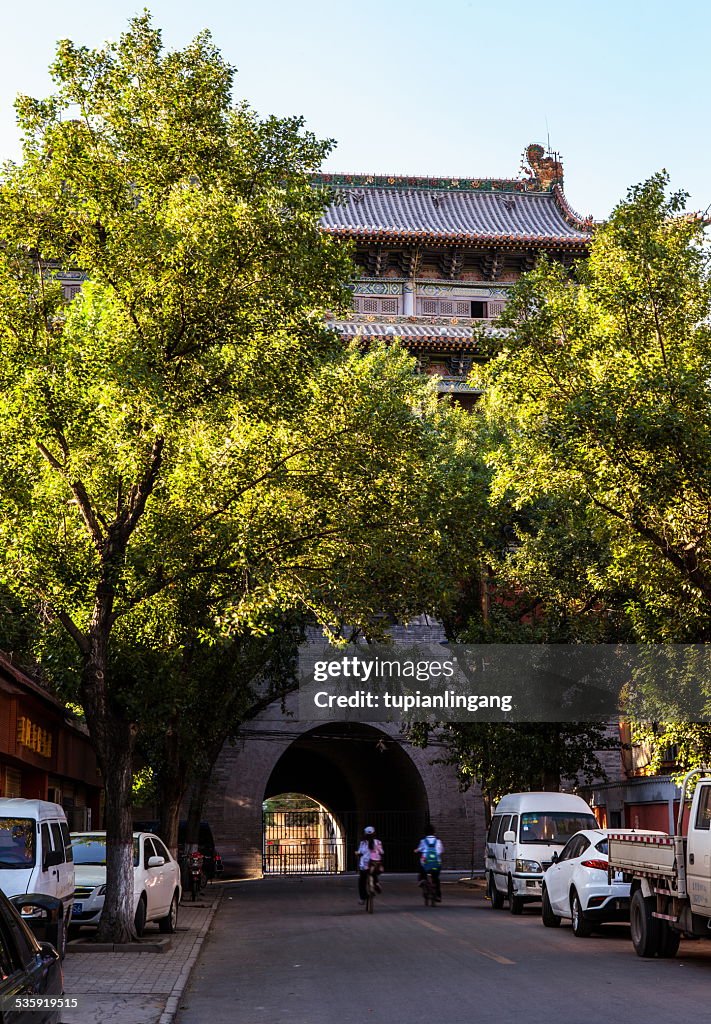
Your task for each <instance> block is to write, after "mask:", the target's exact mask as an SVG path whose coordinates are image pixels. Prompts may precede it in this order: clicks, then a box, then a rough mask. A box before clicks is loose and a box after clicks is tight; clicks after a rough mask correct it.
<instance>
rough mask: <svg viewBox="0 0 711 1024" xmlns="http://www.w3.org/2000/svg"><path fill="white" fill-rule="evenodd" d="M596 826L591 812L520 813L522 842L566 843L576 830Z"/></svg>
mask: <svg viewBox="0 0 711 1024" xmlns="http://www.w3.org/2000/svg"><path fill="white" fill-rule="evenodd" d="M585 828H597V821H596V820H595V816H594V815H593V814H576V813H571V812H568V811H546V812H544V813H540V814H539V813H536V814H533V813H530V814H522V815H521V842H522V843H567V842H568V840H569V839H570V838H571V837H572V836H574V835H575V833H576V832H580V831H582V829H585Z"/></svg>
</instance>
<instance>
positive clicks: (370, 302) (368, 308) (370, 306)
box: [363, 299, 378, 313]
mask: <svg viewBox="0 0 711 1024" xmlns="http://www.w3.org/2000/svg"><path fill="white" fill-rule="evenodd" d="M363 312H364V313H377V312H378V300H377V299H363Z"/></svg>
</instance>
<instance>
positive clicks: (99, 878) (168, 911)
mask: <svg viewBox="0 0 711 1024" xmlns="http://www.w3.org/2000/svg"><path fill="white" fill-rule="evenodd" d="M71 840H72V852H73V854H74V873H75V880H76V887H75V889H74V906H73V908H72V927H74V928H75V927H76V926H78V925H83V924H90V925H98V923H99V918H100V917H101V911H102V910H103V907H104V894H105V892H106V833H105V832H72V834H71ZM181 893H182V889H181V885H180V868H179V867H178V864H177V861H175V860H174V859H173V858H172V857H171V855H170V853H169V852H168V850H167V849H166V847H165V845H164V843H163V842H162V840H160V839H159V838H158V836H155V835H152V834H151V833H150V832H134V833H133V909H134V914H135V924H136V933H137V934H138V935H142V934H143V929H144V928H145V926H146V922H147V921H157V922H158V926H159V928H160V930H161V931H162V932H165V933H168V934H170V933H172V932H174V931H175V930H176V928H177V925H178V906H179V904H180V897H181Z"/></svg>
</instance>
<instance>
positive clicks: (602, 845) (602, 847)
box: [595, 839, 608, 857]
mask: <svg viewBox="0 0 711 1024" xmlns="http://www.w3.org/2000/svg"><path fill="white" fill-rule="evenodd" d="M595 849H596V850H597V851H598V853H604V854H605V856H606V857H607V854H608V848H607V839H601V840H600V842H599V843H596V844H595Z"/></svg>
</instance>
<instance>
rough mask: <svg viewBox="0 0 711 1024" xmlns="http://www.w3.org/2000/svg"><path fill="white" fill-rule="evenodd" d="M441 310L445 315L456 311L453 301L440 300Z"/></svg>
mask: <svg viewBox="0 0 711 1024" xmlns="http://www.w3.org/2000/svg"><path fill="white" fill-rule="evenodd" d="M439 311H440V313H441V314H442V315H443V316H451V315H452V313H453V312H454V303H453V302H440V304H439Z"/></svg>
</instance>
